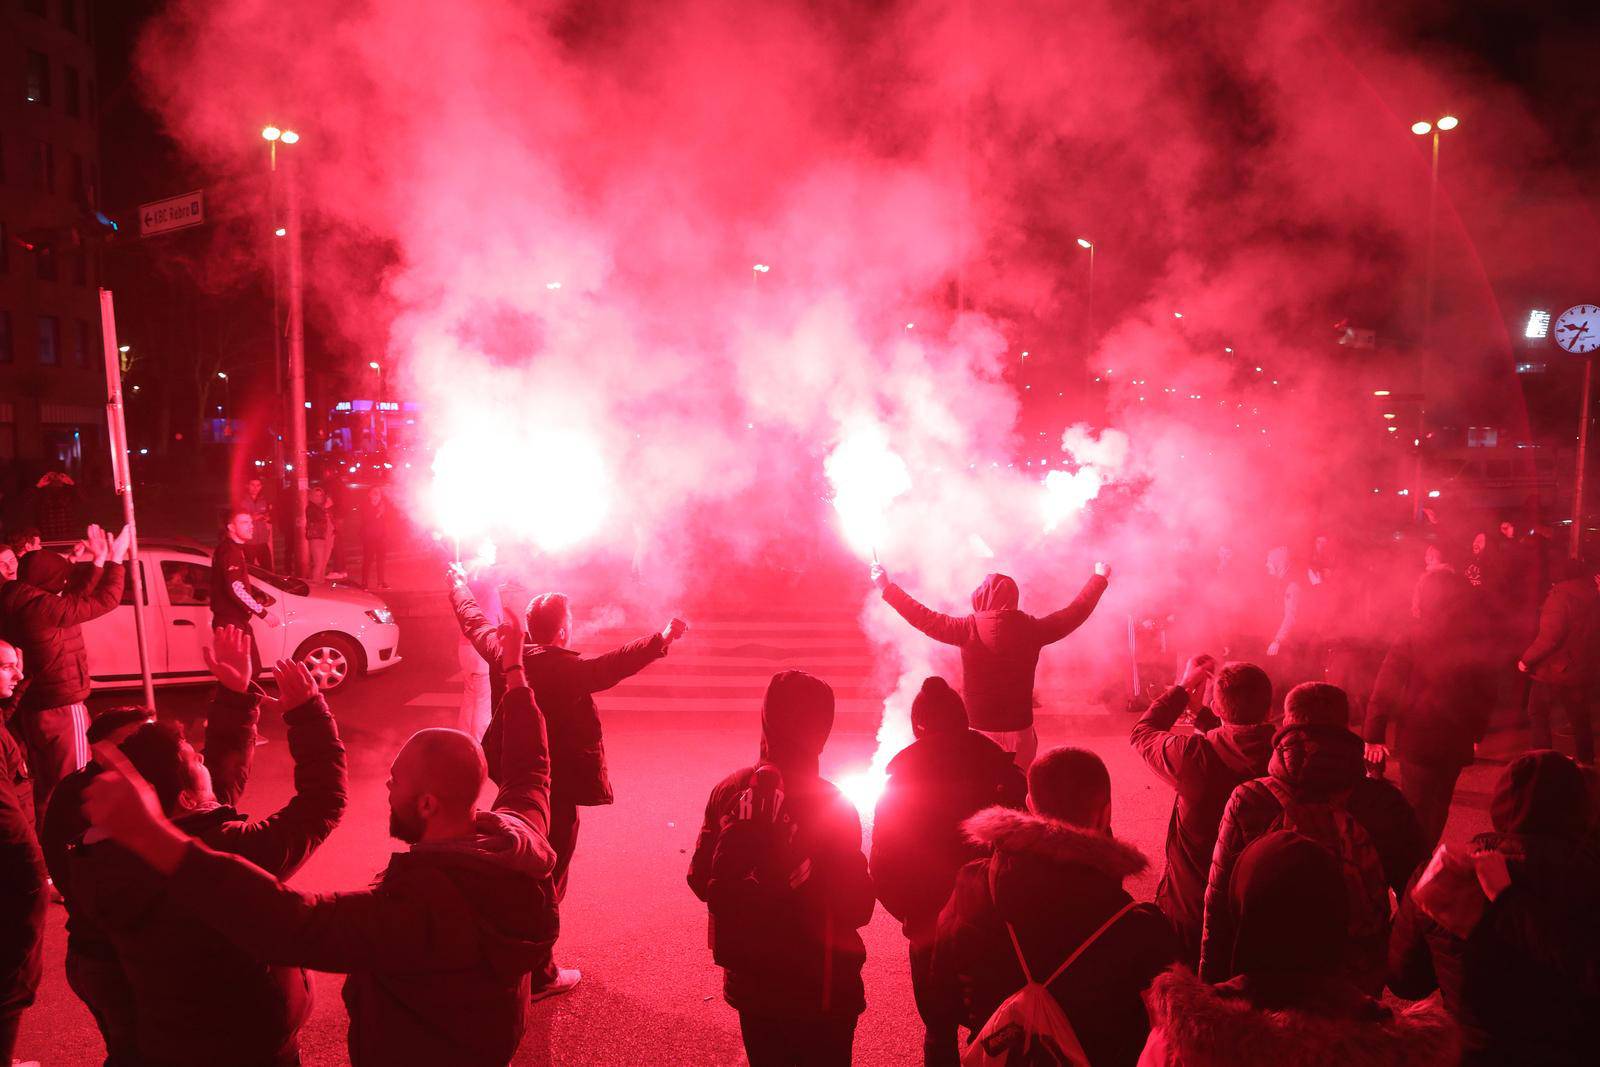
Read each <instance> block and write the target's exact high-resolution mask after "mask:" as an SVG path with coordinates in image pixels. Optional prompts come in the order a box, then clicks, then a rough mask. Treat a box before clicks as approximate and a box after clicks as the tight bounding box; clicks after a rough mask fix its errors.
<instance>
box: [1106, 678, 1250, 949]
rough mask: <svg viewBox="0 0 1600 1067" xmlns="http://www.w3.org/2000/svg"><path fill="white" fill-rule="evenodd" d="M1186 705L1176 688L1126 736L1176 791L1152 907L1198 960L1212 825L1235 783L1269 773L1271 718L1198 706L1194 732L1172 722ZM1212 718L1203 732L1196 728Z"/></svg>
mask: <svg viewBox="0 0 1600 1067" xmlns="http://www.w3.org/2000/svg"><path fill="white" fill-rule="evenodd" d="M1188 706H1189V693H1188V691H1187V690H1185V689H1184V688H1183V687H1182V686H1173V687H1172V688H1171V689H1169V690H1167V691H1166V693H1164V694H1162V695H1161V697H1159V698H1158V699H1157V700H1156V701H1155V703H1153V704H1151V705H1150V708H1149V710H1147V711H1146V712H1145V713H1144V715H1142V716H1141V717H1140V719H1139V721H1138V722H1137V723H1135V724H1134V727H1133V733H1132V735H1131V736H1130V738H1129V740H1130V741H1131V742H1132V744H1133V747H1134V750H1135V751H1137V752H1138V753H1139V755H1140V756H1143V757H1144V761H1145V763H1147V764H1149V766H1150V769H1151V770H1152V771H1154V772H1155V774H1156V777H1157V778H1160V779H1161V780H1162V781H1163V782H1166V783H1167V784H1168V785H1169V786H1171V787H1172V788H1173V789H1174V790H1176V791H1177V794H1178V795H1177V797H1176V799H1174V800H1173V802H1172V816H1171V818H1169V819H1168V820H1167V850H1166V852H1167V867H1166V870H1165V871H1163V872H1162V874H1161V883H1160V885H1158V886H1156V904H1157V906H1158V907H1160V908H1161V911H1162V913H1163V914H1164V915H1166V917H1167V919H1168V920H1170V921H1171V923H1172V927H1173V929H1174V930H1175V931H1176V932H1177V935H1178V942H1179V945H1180V947H1181V958H1182V959H1183V961H1184V962H1186V963H1188V964H1189V965H1190V966H1194V965H1196V964H1197V963H1198V962H1199V960H1200V933H1201V929H1202V926H1203V923H1204V919H1205V912H1206V879H1207V878H1208V877H1209V876H1210V874H1211V854H1212V852H1213V851H1214V850H1215V848H1216V844H1217V827H1218V826H1219V825H1221V823H1222V811H1223V809H1224V808H1225V807H1226V806H1227V804H1228V797H1229V796H1231V795H1232V794H1233V790H1234V787H1236V786H1238V785H1240V784H1241V783H1244V782H1248V781H1250V780H1251V779H1253V778H1259V777H1261V776H1262V775H1264V774H1266V773H1267V760H1268V759H1269V758H1270V757H1271V755H1272V740H1273V732H1274V729H1275V728H1274V727H1273V725H1272V724H1271V723H1269V722H1262V723H1256V724H1255V725H1253V726H1232V725H1226V724H1223V723H1222V722H1221V721H1220V720H1217V719H1215V717H1214V716H1212V715H1211V714H1210V712H1209V711H1208V709H1206V708H1203V707H1202V708H1199V709H1197V711H1196V727H1197V730H1196V732H1194V733H1176V732H1174V731H1173V729H1172V727H1173V725H1174V724H1175V723H1176V722H1177V721H1178V717H1179V716H1180V715H1182V714H1183V712H1184V711H1185V709H1187V708H1188ZM1209 722H1214V723H1215V727H1214V728H1212V729H1210V730H1208V731H1207V732H1205V733H1201V732H1199V729H1198V728H1199V727H1200V726H1202V725H1207V724H1208V723H1209Z"/></svg>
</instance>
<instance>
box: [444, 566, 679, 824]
mask: <svg viewBox="0 0 1600 1067" xmlns="http://www.w3.org/2000/svg"><path fill="white" fill-rule="evenodd" d="M450 607H451V608H452V609H453V610H454V611H455V615H456V622H457V623H458V624H459V625H460V627H461V632H462V633H463V634H465V635H466V638H467V640H469V641H471V642H472V647H473V648H475V649H477V650H478V655H480V656H482V657H483V658H484V659H485V660H486V661H488V663H489V668H490V677H491V684H492V690H493V692H494V693H495V694H496V695H497V697H496V698H497V699H498V694H499V693H500V692H501V691H502V689H503V688H504V684H505V682H504V679H503V678H502V677H501V676H500V635H499V633H498V631H497V630H496V629H495V627H494V625H493V624H492V623H490V622H489V620H488V619H487V618H485V617H484V614H483V612H482V611H480V610H479V608H478V602H477V601H476V600H475V599H473V596H472V592H471V590H469V589H467V588H466V587H465V586H457V587H456V588H454V589H452V590H451V592H450ZM666 654H667V645H666V641H665V639H664V638H663V637H662V636H661V635H660V634H651V635H650V636H649V637H641V638H640V639H639V640H637V641H632V642H630V643H628V644H626V645H623V646H622V647H621V648H618V649H615V650H614V651H611V652H607V653H604V654H603V655H599V656H580V655H579V654H578V653H576V652H573V651H572V650H571V649H566V648H557V647H555V646H554V645H534V644H529V645H528V646H527V648H526V649H525V651H524V652H523V657H522V662H523V667H524V670H525V671H526V672H527V676H528V685H529V686H530V687H531V688H532V689H533V696H534V700H536V701H537V702H538V704H539V710H540V711H542V712H543V713H544V721H545V726H546V729H547V730H548V731H549V738H550V767H551V784H550V795H551V797H552V798H553V799H554V800H556V801H565V802H567V803H570V804H579V805H587V806H594V805H600V804H610V803H611V802H612V800H613V799H614V794H613V793H612V791H611V778H610V775H609V774H608V773H607V771H606V745H605V737H604V736H603V734H602V732H601V727H600V709H599V708H598V707H596V706H595V702H594V694H596V693H600V692H604V691H605V690H607V689H610V688H611V687H612V686H614V685H616V684H617V683H619V682H621V681H623V680H624V679H626V678H629V677H631V676H632V675H635V674H638V673H639V672H640V671H642V670H644V669H645V668H646V667H648V666H649V665H650V664H652V663H654V662H655V661H656V660H658V659H660V658H661V657H663V656H665V655H666ZM499 721H500V720H499V719H498V717H497V718H496V719H494V720H491V721H490V723H489V729H488V730H487V731H486V732H485V733H484V735H483V754H484V757H485V758H486V759H488V761H489V768H490V777H491V778H492V777H493V776H494V771H495V768H497V767H499V766H500V761H501V759H502V756H501V753H500V748H501V746H502V744H503V741H502V738H501V736H500V731H499V728H498V727H497V726H496V723H497V722H499Z"/></svg>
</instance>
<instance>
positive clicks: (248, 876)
mask: <svg viewBox="0 0 1600 1067" xmlns="http://www.w3.org/2000/svg"><path fill="white" fill-rule="evenodd" d="M523 636H524V635H523V631H522V622H521V619H520V617H516V616H515V613H513V615H512V616H511V617H509V618H508V622H507V623H506V624H505V625H504V626H502V627H501V630H500V647H502V648H504V649H506V650H507V655H506V657H505V661H504V662H503V663H502V667H503V669H504V670H505V674H506V683H507V689H506V694H505V696H504V697H503V698H502V700H501V702H500V707H499V708H498V709H497V710H496V712H495V719H496V725H497V726H498V727H499V728H500V729H501V730H503V731H504V734H505V741H506V743H505V747H504V750H503V752H504V755H503V756H502V764H501V766H500V767H499V768H498V770H499V772H500V774H499V780H500V782H501V783H502V784H501V786H500V791H499V793H498V794H497V795H496V797H495V802H494V806H493V808H492V809H490V810H487V811H484V810H481V809H479V808H478V806H477V800H478V793H479V791H480V789H481V788H482V787H483V784H484V781H485V778H486V777H487V772H488V768H487V766H486V764H485V761H484V756H483V750H482V749H481V748H480V747H479V745H478V743H477V742H476V741H475V740H473V739H472V738H470V737H468V736H467V735H466V734H463V733H460V732H459V731H456V730H444V729H436V730H423V731H420V732H419V733H417V734H414V735H412V737H411V739H410V740H409V741H407V742H406V744H405V747H403V748H402V749H401V750H400V754H399V755H398V756H396V757H395V760H394V763H393V764H392V765H391V766H390V768H389V829H390V832H391V833H392V834H393V835H394V836H395V837H396V838H398V839H399V840H401V841H403V842H405V843H406V844H408V845H409V846H410V848H409V849H408V850H407V851H404V852H397V853H395V854H394V856H393V858H392V859H391V860H390V862H389V866H388V868H387V869H386V870H385V871H384V872H383V874H382V875H381V876H380V878H379V879H378V882H377V884H376V885H375V886H374V887H373V888H371V889H367V890H361V891H356V892H349V893H335V894H332V895H329V896H315V897H313V896H308V895H306V894H302V893H299V892H296V891H295V890H293V889H290V888H288V887H287V886H285V885H284V884H283V883H282V882H280V881H278V880H277V879H275V878H273V877H271V876H270V875H267V874H265V873H264V872H262V871H261V870H260V869H258V868H255V867H252V866H250V865H249V864H247V863H241V862H240V861H238V860H236V859H235V858H233V857H231V856H225V855H221V854H219V853H216V852H213V851H211V850H210V849H207V848H206V847H204V846H203V845H201V844H199V843H198V842H195V841H193V840H191V839H189V838H188V837H186V836H185V835H183V834H182V833H180V832H178V831H177V830H176V829H175V828H174V827H173V826H172V824H171V823H169V822H168V821H167V820H166V818H165V817H164V816H163V815H162V813H161V808H160V804H159V802H158V801H157V800H156V798H155V796H154V794H153V793H152V792H151V790H150V787H149V786H148V785H147V784H146V783H145V782H143V781H142V780H141V779H140V777H139V775H138V772H137V771H135V770H133V769H132V768H131V767H130V766H129V765H128V763H127V761H126V760H124V759H122V758H121V757H120V754H119V753H117V752H116V750H115V749H112V750H109V751H107V752H106V753H105V757H106V759H107V760H109V761H110V762H111V764H112V766H113V768H114V769H113V770H111V771H109V772H107V773H104V774H102V775H100V777H99V778H98V779H97V780H96V781H95V783H94V784H93V785H91V786H90V787H89V789H88V791H87V792H86V794H85V798H84V799H85V804H84V807H85V812H86V813H87V815H88V816H89V818H90V820H91V821H92V822H93V823H94V825H95V826H96V827H97V828H99V829H101V830H103V831H104V832H105V833H106V834H108V835H109V836H110V837H112V838H113V839H115V840H116V841H118V842H120V843H121V844H122V845H123V846H124V847H126V848H127V849H129V850H130V851H132V852H133V853H134V854H135V855H137V856H139V857H140V858H141V859H142V860H143V861H144V862H145V863H146V864H148V865H149V866H150V867H151V868H153V869H154V870H155V872H157V873H159V874H160V875H161V877H162V878H163V879H164V884H165V886H166V889H167V893H168V898H169V899H170V900H172V901H174V902H175V903H177V904H178V905H179V906H182V907H185V908H187V909H189V910H190V911H192V912H193V914H194V915H196V916H197V917H198V918H200V919H201V920H202V921H204V922H206V923H208V924H210V925H211V926H213V927H215V928H216V929H217V930H219V931H221V932H222V934H223V935H224V936H225V937H227V938H228V939H229V940H231V941H233V942H234V943H235V944H236V945H238V946H239V947H240V948H242V949H244V950H245V951H246V952H248V953H250V954H252V955H254V956H255V957H257V958H259V959H261V960H262V961H264V962H268V963H275V964H282V965H291V966H301V967H308V968H311V969H313V970H319V971H335V972H343V973H345V974H348V975H349V976H350V977H349V978H348V979H347V980H346V981H345V986H344V999H345V1005H346V1007H348V1009H349V1011H350V1033H349V1041H350V1062H351V1064H352V1065H353V1067H377V1065H384V1067H388V1065H393V1064H437V1063H449V1064H453V1065H461V1067H500V1065H503V1064H506V1063H509V1062H510V1061H511V1058H512V1056H513V1055H514V1054H515V1053H516V1049H517V1045H518V1043H519V1042H520V1041H521V1040H522V1033H523V1028H524V1020H523V1017H524V1013H525V1010H526V1005H527V1004H528V1001H529V993H530V988H531V987H530V981H529V976H530V974H531V975H532V977H533V981H534V982H537V983H539V984H540V985H541V986H544V987H551V986H556V985H559V984H560V983H561V981H562V978H563V976H562V975H561V974H559V973H557V972H556V970H555V968H554V967H553V966H552V964H551V962H550V950H551V946H553V945H554V944H555V939H556V928H557V920H556V908H555V896H554V892H553V889H552V886H551V878H550V872H551V870H552V868H553V867H554V865H555V854H554V852H553V851H552V849H551V848H550V844H549V841H548V839H547V837H546V833H547V829H548V826H549V817H550V757H549V750H548V745H547V742H546V738H545V728H544V718H543V716H542V715H541V714H540V711H539V707H538V705H537V704H535V703H534V700H533V694H532V692H531V691H530V690H529V689H528V685H527V680H526V678H525V677H524V675H523V667H522V662H521V651H522V646H523ZM95 758H96V761H99V760H100V759H101V753H100V752H98V751H97V752H96V756H95ZM571 982H572V983H575V982H576V976H575V975H573V976H572V978H571ZM569 988H570V986H569Z"/></svg>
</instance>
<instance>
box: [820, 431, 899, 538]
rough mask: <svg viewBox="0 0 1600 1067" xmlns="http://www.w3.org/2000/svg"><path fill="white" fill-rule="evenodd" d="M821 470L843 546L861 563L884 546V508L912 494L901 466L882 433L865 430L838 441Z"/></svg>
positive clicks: (886, 517) (886, 512) (886, 515)
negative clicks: (828, 486)
mask: <svg viewBox="0 0 1600 1067" xmlns="http://www.w3.org/2000/svg"><path fill="white" fill-rule="evenodd" d="M822 469H823V470H824V471H825V472H826V473H827V475H828V481H829V482H830V483H831V484H832V485H833V507H834V510H835V511H837V512H838V513H839V525H840V527H841V529H842V530H843V532H844V539H845V542H846V543H847V544H849V546H850V547H851V549H852V550H854V551H855V553H856V554H857V555H858V556H860V557H862V558H863V559H865V558H867V557H868V555H869V554H870V553H872V552H874V551H875V550H876V549H877V547H878V546H879V545H881V544H883V543H884V542H885V538H886V537H887V535H888V532H889V505H891V504H892V503H894V500H895V498H896V497H898V496H900V495H902V494H903V493H905V492H906V491H907V490H909V489H910V488H911V472H910V471H909V470H907V469H906V461H905V460H903V459H901V458H900V457H899V455H897V454H896V453H895V452H894V451H893V450H892V449H891V448H890V447H889V441H888V438H887V436H886V435H885V434H884V432H883V428H882V427H879V426H875V425H870V424H869V425H865V426H862V427H859V428H857V429H855V430H853V431H852V432H851V433H849V434H848V435H847V436H846V437H845V438H844V440H842V441H840V442H839V444H838V445H837V446H835V448H834V450H833V451H832V452H829V453H828V458H827V459H826V460H824V461H823V464H822Z"/></svg>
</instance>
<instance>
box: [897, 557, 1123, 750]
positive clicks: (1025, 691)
mask: <svg viewBox="0 0 1600 1067" xmlns="http://www.w3.org/2000/svg"><path fill="white" fill-rule="evenodd" d="M1110 578H1111V568H1110V567H1109V566H1108V565H1107V564H1104V563H1096V564H1095V565H1094V574H1093V576H1091V577H1090V578H1089V580H1088V581H1087V582H1085V583H1084V586H1083V589H1082V590H1081V591H1080V592H1079V593H1078V595H1077V597H1076V598H1075V599H1074V600H1073V601H1072V603H1070V604H1068V605H1067V606H1066V607H1064V608H1062V609H1061V610H1060V611H1056V612H1053V613H1051V614H1049V615H1045V616H1042V617H1038V618H1036V617H1034V616H1032V615H1028V614H1025V613H1023V612H1021V611H1019V610H1017V604H1018V599H1019V592H1018V590H1017V583H1016V582H1015V581H1013V580H1012V579H1011V578H1009V577H1007V576H1006V575H1004V574H991V575H988V576H987V577H985V578H984V580H983V582H982V584H980V585H979V586H978V588H977V589H975V590H973V593H972V614H971V615H966V616H955V615H945V614H944V613H942V612H938V611H934V610H933V609H932V608H929V607H926V606H924V605H922V604H920V603H918V602H917V601H916V600H915V599H914V598H912V596H911V594H909V593H907V592H906V591H905V590H904V589H902V588H900V587H899V586H898V585H896V584H894V583H893V582H892V581H890V580H889V575H888V572H886V571H885V570H884V569H883V567H882V566H880V565H879V564H877V563H874V564H873V565H872V581H873V584H874V585H876V586H877V587H878V589H879V590H880V591H881V592H882V594H883V599H884V602H885V603H887V604H888V605H889V606H890V607H891V608H893V609H894V610H895V611H897V612H899V614H900V615H901V617H902V618H904V619H905V620H906V621H907V622H909V623H910V624H911V625H912V626H914V627H916V628H917V629H918V630H921V631H922V632H923V633H925V634H927V635H928V636H929V637H931V638H933V639H934V640H935V641H940V642H943V643H944V644H947V645H955V646H956V647H958V648H960V649H961V695H962V698H963V699H964V700H965V701H966V704H967V718H968V720H969V723H970V725H971V727H972V729H974V730H977V731H978V732H980V733H982V734H985V735H987V736H988V738H989V739H990V740H991V741H993V742H995V743H996V744H997V745H999V746H1000V747H1001V748H1003V749H1005V750H1006V751H1007V752H1010V753H1011V754H1012V756H1013V758H1014V759H1015V760H1016V761H1017V766H1018V767H1021V768H1022V769H1023V770H1024V771H1026V770H1027V769H1028V765H1029V764H1030V763H1032V762H1033V757H1034V754H1035V753H1037V752H1038V751H1039V735H1038V733H1037V732H1036V731H1035V730H1034V725H1033V685H1034V675H1035V673H1036V672H1037V671H1038V668H1039V653H1040V652H1041V651H1043V649H1044V648H1045V646H1047V645H1051V644H1054V643H1055V642H1057V641H1059V640H1061V639H1062V638H1064V637H1066V636H1067V635H1068V634H1070V633H1072V631H1074V630H1076V629H1077V628H1078V627H1080V626H1082V625H1083V624H1084V623H1085V622H1086V621H1088V618H1089V616H1090V615H1092V614H1093V613H1094V609H1095V605H1096V604H1098V603H1099V602H1100V598H1101V596H1103V595H1104V594H1105V591H1106V585H1107V583H1108V582H1109V581H1110Z"/></svg>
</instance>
